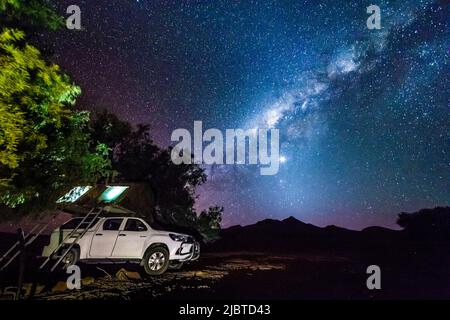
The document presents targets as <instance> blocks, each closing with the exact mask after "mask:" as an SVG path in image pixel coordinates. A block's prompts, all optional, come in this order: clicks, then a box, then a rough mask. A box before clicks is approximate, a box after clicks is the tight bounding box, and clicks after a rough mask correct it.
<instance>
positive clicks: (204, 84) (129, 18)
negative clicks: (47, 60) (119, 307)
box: [48, 0, 450, 228]
mask: <svg viewBox="0 0 450 320" xmlns="http://www.w3.org/2000/svg"><path fill="white" fill-rule="evenodd" d="M76 2H77V1H76ZM372 2H373V3H370V2H367V1H336V0H335V1H331V0H330V1H150V0H139V1H136V0H135V1H120V2H118V1H106V0H98V1H81V0H79V1H78V3H77V4H78V5H79V6H80V8H81V11H82V25H83V30H81V31H68V30H64V31H61V32H59V33H58V34H57V35H49V36H48V37H50V38H49V42H51V43H54V47H53V48H52V49H53V52H54V55H53V59H54V61H55V62H57V63H58V64H60V65H61V66H62V67H63V69H64V70H65V71H67V72H68V73H69V74H70V75H71V76H72V78H73V79H74V81H75V82H76V83H77V84H79V85H80V86H81V88H82V90H83V96H82V97H81V99H80V101H79V106H80V107H82V108H86V109H89V110H99V109H103V108H106V109H108V110H109V111H111V112H114V113H116V114H118V115H119V116H120V117H121V118H122V119H124V120H127V121H130V122H132V123H134V124H137V123H149V124H150V125H151V126H152V134H153V136H154V138H155V140H156V141H157V142H158V143H159V144H160V145H162V146H168V145H169V144H170V134H171V132H172V130H174V129H176V128H187V129H189V130H192V129H193V122H194V120H201V121H203V124H204V127H207V128H218V129H223V130H225V129H227V128H243V129H249V128H254V127H274V128H278V129H280V134H281V154H282V157H283V161H281V162H282V163H281V164H280V171H279V173H278V174H277V175H275V176H261V175H260V174H259V168H257V167H252V166H242V165H236V166H212V167H211V166H208V167H205V169H206V171H207V173H208V176H209V179H208V182H207V183H206V184H205V185H204V186H202V187H201V188H200V190H199V199H198V204H197V205H198V207H199V208H204V207H207V206H209V205H213V204H219V205H222V206H224V207H225V214H224V224H225V225H231V224H237V223H239V224H247V223H252V222H255V221H258V220H261V219H264V218H269V217H270V218H277V219H278V218H286V217H288V216H290V215H292V216H295V217H297V218H299V219H301V220H302V221H306V222H311V223H314V224H318V225H328V224H336V225H340V226H346V227H351V228H362V227H365V226H368V225H373V224H378V225H384V226H389V227H394V225H395V218H396V214H397V213H399V212H401V211H414V210H417V209H420V208H424V207H434V206H437V205H449V204H450V188H449V182H450V151H449V148H448V147H449V145H450V76H449V72H450V60H449V58H450V41H449V40H450V17H449V4H448V2H447V1H413V0H409V1H378V0H376V1H372ZM69 4H73V1H65V0H64V1H60V3H59V7H60V9H61V12H65V9H64V8H65V7H67V5H69ZM370 4H376V5H378V6H380V8H381V24H382V29H381V30H369V29H367V27H366V20H367V18H368V16H369V15H368V14H367V13H366V7H367V6H369V5H370Z"/></svg>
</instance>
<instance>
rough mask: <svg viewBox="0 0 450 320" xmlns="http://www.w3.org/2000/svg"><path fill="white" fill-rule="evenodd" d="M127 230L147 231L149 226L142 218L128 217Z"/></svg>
mask: <svg viewBox="0 0 450 320" xmlns="http://www.w3.org/2000/svg"><path fill="white" fill-rule="evenodd" d="M125 231H147V227H146V226H145V224H143V223H142V221H140V220H137V219H128V220H127V223H126V225H125Z"/></svg>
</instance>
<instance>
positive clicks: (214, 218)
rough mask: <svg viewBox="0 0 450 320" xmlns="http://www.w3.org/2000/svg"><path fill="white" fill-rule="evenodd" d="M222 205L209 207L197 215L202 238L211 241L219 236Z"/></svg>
mask: <svg viewBox="0 0 450 320" xmlns="http://www.w3.org/2000/svg"><path fill="white" fill-rule="evenodd" d="M222 214H223V207H218V206H215V207H211V208H209V209H208V210H205V211H202V212H201V213H200V216H199V217H198V230H199V232H200V233H201V234H202V235H203V238H204V239H207V240H208V241H213V240H216V239H218V238H219V233H220V223H221V222H222Z"/></svg>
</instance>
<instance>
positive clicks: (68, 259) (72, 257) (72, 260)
mask: <svg viewBox="0 0 450 320" xmlns="http://www.w3.org/2000/svg"><path fill="white" fill-rule="evenodd" d="M79 258H80V252H79V251H78V249H77V248H72V249H70V251H69V252H67V254H66V256H65V257H64V259H63V260H62V261H61V264H62V267H63V269H64V270H65V269H67V268H68V267H70V266H73V265H75V264H77V262H78V259H79Z"/></svg>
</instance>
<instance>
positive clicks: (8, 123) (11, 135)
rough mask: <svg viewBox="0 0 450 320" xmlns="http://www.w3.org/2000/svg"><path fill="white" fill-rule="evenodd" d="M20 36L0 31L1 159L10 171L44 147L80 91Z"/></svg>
mask: <svg viewBox="0 0 450 320" xmlns="http://www.w3.org/2000/svg"><path fill="white" fill-rule="evenodd" d="M23 38H24V34H23V32H21V31H18V30H13V29H4V30H3V32H2V33H1V34H0V163H1V164H3V165H6V166H7V167H9V168H11V169H13V168H16V167H17V166H18V165H19V163H20V162H21V161H23V160H24V158H25V157H30V156H31V157H32V156H33V155H36V154H39V153H40V152H41V151H42V150H44V149H46V148H47V146H48V145H47V140H48V132H49V131H51V130H58V129H59V128H61V127H62V125H63V122H64V120H65V119H66V118H67V117H68V116H70V112H69V110H68V109H66V106H67V105H70V104H73V103H74V102H75V98H76V97H77V96H78V95H79V94H80V88H79V87H77V86H75V85H73V84H72V83H71V82H70V80H69V78H68V76H66V75H65V74H62V73H61V72H60V70H59V67H58V66H57V65H49V64H47V63H46V62H45V61H44V60H43V59H42V58H41V56H40V53H39V50H37V49H36V48H35V47H33V46H30V45H27V44H24V45H22V44H21V40H23Z"/></svg>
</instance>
